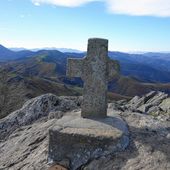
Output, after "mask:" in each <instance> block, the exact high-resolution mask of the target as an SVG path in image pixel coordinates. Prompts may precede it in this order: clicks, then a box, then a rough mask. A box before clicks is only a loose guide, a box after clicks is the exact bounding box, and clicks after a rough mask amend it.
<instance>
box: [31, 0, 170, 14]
mask: <svg viewBox="0 0 170 170" xmlns="http://www.w3.org/2000/svg"><path fill="white" fill-rule="evenodd" d="M95 1H100V2H104V3H106V4H107V8H108V9H109V11H110V12H111V13H115V14H126V15H137V16H161V17H170V0H32V2H33V3H34V4H35V5H40V4H43V3H46V4H53V5H57V6H66V7H78V6H81V5H83V4H86V3H90V2H95Z"/></svg>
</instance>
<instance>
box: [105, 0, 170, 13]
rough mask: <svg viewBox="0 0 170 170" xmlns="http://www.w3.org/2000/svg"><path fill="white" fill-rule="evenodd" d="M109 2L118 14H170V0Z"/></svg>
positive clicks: (120, 0) (111, 0) (109, 0)
mask: <svg viewBox="0 0 170 170" xmlns="http://www.w3.org/2000/svg"><path fill="white" fill-rule="evenodd" d="M107 4H108V7H109V10H110V11H111V12H113V13H117V14H128V15H139V16H141V15H146V16H170V0H107Z"/></svg>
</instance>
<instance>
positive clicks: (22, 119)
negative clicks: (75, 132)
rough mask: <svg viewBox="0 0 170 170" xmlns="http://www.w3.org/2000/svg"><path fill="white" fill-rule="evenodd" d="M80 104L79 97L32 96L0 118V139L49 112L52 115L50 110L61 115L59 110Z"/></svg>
mask: <svg viewBox="0 0 170 170" xmlns="http://www.w3.org/2000/svg"><path fill="white" fill-rule="evenodd" d="M80 104H81V98H80V97H64V96H61V97H58V96H55V95H53V94H45V95H42V96H39V97H36V98H33V99H31V100H29V101H27V102H26V103H25V104H24V105H23V107H22V108H21V109H20V110H17V111H15V112H13V113H11V114H10V115H8V116H7V117H5V118H3V119H1V120H0V134H1V135H0V140H2V139H4V138H5V137H6V136H7V135H8V134H10V133H12V132H13V131H14V130H15V129H16V128H18V127H20V126H24V125H29V124H31V123H33V122H35V121H36V120H38V119H40V118H42V117H47V116H48V115H49V113H51V116H52V112H53V117H58V118H59V117H62V114H61V112H66V111H68V110H73V109H76V108H78V107H79V106H80ZM57 111H60V112H57ZM55 112H56V113H55ZM54 113H55V115H54Z"/></svg>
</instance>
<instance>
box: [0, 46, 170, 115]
mask: <svg viewBox="0 0 170 170" xmlns="http://www.w3.org/2000/svg"><path fill="white" fill-rule="evenodd" d="M85 55H86V53H85V52H83V53H77V52H69V51H68V52H64V53H63V52H60V51H58V50H39V51H35V52H34V51H29V50H21V51H12V50H10V49H8V48H5V47H4V46H2V45H0V97H1V93H2V94H3V95H4V90H3V89H5V92H6V93H7V94H5V96H6V97H7V99H6V101H7V102H6V101H5V102H4V103H5V104H2V106H3V105H4V107H1V103H0V113H1V112H3V115H7V114H9V113H10V112H11V111H13V110H16V109H18V108H19V107H20V106H21V105H22V104H23V102H24V101H26V100H28V99H30V98H33V97H36V96H38V95H41V94H44V93H53V94H56V95H59V96H60V95H81V93H82V86H83V82H82V80H81V79H80V78H72V79H68V78H67V77H66V64H67V58H70V57H71V58H82V57H84V56H85ZM108 55H109V57H110V58H111V59H114V60H118V61H119V63H120V68H121V72H120V75H119V76H115V78H113V80H112V81H111V82H110V83H109V85H108V88H109V91H110V92H109V94H108V95H109V100H113V99H114V100H117V99H129V98H131V97H133V96H135V95H142V94H145V93H147V92H150V91H152V90H156V91H157V90H159V91H163V92H166V93H168V94H170V83H169V82H170V76H169V75H170V53H166V54H165V53H146V54H128V53H122V52H109V53H108ZM4 77H5V79H4ZM1 79H3V81H2V80H1ZM1 86H2V87H3V88H2V92H1ZM4 86H5V88H4ZM3 98H4V97H3ZM13 99H15V100H13ZM11 101H12V103H11ZM5 105H6V106H5ZM3 108H6V109H7V110H3Z"/></svg>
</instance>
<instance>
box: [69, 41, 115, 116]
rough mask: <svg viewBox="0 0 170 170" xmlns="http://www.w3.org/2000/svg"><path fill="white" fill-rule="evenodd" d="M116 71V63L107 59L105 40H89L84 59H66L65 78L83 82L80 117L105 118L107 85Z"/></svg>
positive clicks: (106, 42)
mask: <svg viewBox="0 0 170 170" xmlns="http://www.w3.org/2000/svg"><path fill="white" fill-rule="evenodd" d="M116 70H118V64H117V62H116V61H113V60H111V59H109V58H108V40H106V39H98V38H94V39H89V40H88V51H87V56H86V57H85V58H83V59H68V66H67V76H69V77H81V78H82V80H83V81H84V91H83V102H82V106H81V108H82V112H81V115H82V117H85V118H89V117H106V115H107V84H108V81H109V80H110V79H111V78H112V77H113V76H114V75H115V74H116Z"/></svg>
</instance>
